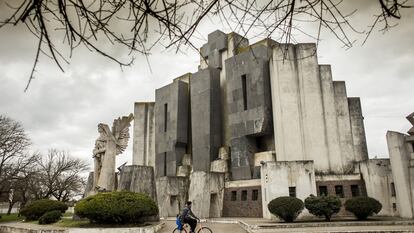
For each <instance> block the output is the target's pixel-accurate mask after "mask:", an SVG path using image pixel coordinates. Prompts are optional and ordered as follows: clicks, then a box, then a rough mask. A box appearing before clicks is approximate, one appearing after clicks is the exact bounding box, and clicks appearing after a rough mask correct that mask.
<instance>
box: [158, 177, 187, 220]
mask: <svg viewBox="0 0 414 233" xmlns="http://www.w3.org/2000/svg"><path fill="white" fill-rule="evenodd" d="M189 184H190V182H189V179H188V177H167V176H164V177H158V178H156V186H157V200H158V209H159V216H160V217H163V218H166V217H176V215H177V214H178V213H180V211H181V210H182V209H183V208H184V206H185V203H186V201H187V200H188V188H189Z"/></svg>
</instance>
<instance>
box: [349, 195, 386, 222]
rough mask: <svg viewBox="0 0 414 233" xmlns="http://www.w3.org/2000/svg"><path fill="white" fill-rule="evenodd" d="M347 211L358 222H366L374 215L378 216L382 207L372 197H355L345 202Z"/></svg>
mask: <svg viewBox="0 0 414 233" xmlns="http://www.w3.org/2000/svg"><path fill="white" fill-rule="evenodd" d="M345 209H346V210H348V211H349V212H351V213H353V214H354V215H355V217H357V219H358V220H365V219H367V218H368V216H371V215H372V214H374V213H375V214H378V213H379V212H380V211H381V209H382V205H381V203H380V202H379V201H377V200H376V199H374V198H371V197H354V198H351V199H348V200H347V201H346V202H345Z"/></svg>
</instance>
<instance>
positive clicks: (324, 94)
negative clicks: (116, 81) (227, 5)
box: [120, 31, 414, 218]
mask: <svg viewBox="0 0 414 233" xmlns="http://www.w3.org/2000/svg"><path fill="white" fill-rule="evenodd" d="M200 54H201V57H200V65H199V70H198V72H196V73H194V74H191V73H189V74H185V75H183V76H181V77H178V78H176V79H174V81H173V82H172V83H171V84H168V85H167V86H164V87H161V88H159V89H157V90H156V92H155V93H156V94H155V103H135V119H136V120H135V123H134V140H133V142H134V145H133V153H134V154H133V165H132V166H133V167H134V168H129V170H128V169H127V170H126V171H127V172H128V174H127V175H123V174H122V172H121V177H127V178H125V179H127V180H128V181H121V182H120V184H122V185H123V186H122V187H128V185H127V184H125V182H127V183H128V182H134V181H133V178H131V177H134V176H138V175H139V174H142V175H143V177H141V178H140V179H147V178H148V179H152V178H151V177H155V186H156V199H157V200H158V205H159V207H160V217H167V216H175V215H176V214H177V213H179V211H180V209H181V208H183V206H184V204H185V201H186V200H192V201H193V203H194V204H193V211H194V212H195V213H196V214H197V215H198V216H199V217H201V218H207V217H220V216H229V217H232V216H243V217H264V218H271V215H270V213H269V212H268V210H267V204H268V203H269V202H270V201H271V200H272V199H274V198H276V197H279V196H296V197H298V198H300V199H305V198H306V197H308V196H309V195H310V194H314V195H337V196H339V197H341V198H343V199H344V200H345V199H346V198H350V197H354V196H359V195H368V196H372V197H374V198H377V199H378V200H379V201H380V202H381V203H382V205H383V209H382V211H381V212H380V214H382V215H389V216H401V217H407V218H412V217H413V213H414V209H413V203H414V153H413V145H414V144H413V141H414V138H413V137H414V136H412V135H413V133H414V128H413V129H411V130H410V132H409V133H410V134H411V136H409V135H405V134H400V133H395V132H389V133H388V134H387V140H388V144H389V148H390V159H381V160H378V159H368V151H367V145H366V138H365V130H364V121H363V119H364V118H363V115H362V110H361V103H360V99H359V98H357V97H348V95H347V90H346V85H345V82H343V81H333V77H332V72H331V67H330V66H329V65H321V64H319V63H318V59H317V51H316V45H315V44H280V43H277V42H275V41H273V40H270V39H265V40H262V41H260V42H258V43H255V44H252V45H249V42H248V40H247V39H246V38H243V37H242V36H240V35H238V34H236V33H230V34H225V33H223V32H221V31H215V32H213V33H211V34H209V35H208V43H206V44H205V45H203V46H202V48H201V49H200ZM409 120H410V121H411V122H412V123H414V120H413V114H412V115H410V116H409ZM148 167H153V168H154V169H153V170H154V171H155V174H154V173H151V172H150V171H147V170H148V169H147V168H148ZM134 169H138V170H139V169H143V171H141V172H137V171H135V172H134V171H133V170H134ZM145 169H146V170H145ZM144 170H145V171H144ZM145 174H148V176H145ZM131 179H132V180H131ZM143 183H144V184H143V185H144V186H145V187H147V188H142V189H141V190H144V191H145V190H153V189H154V187H153V186H154V182H143ZM136 185H139V184H136ZM148 187H150V188H148ZM124 189H127V190H128V188H124ZM129 189H131V190H132V188H129ZM134 190H137V189H134ZM146 192H150V193H151V195H153V196H154V195H155V194H154V193H153V191H146ZM343 214H346V213H345V212H343Z"/></svg>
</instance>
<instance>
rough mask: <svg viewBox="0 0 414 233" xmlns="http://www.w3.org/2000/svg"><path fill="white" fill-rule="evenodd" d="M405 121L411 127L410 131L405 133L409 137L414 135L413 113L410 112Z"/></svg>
mask: <svg viewBox="0 0 414 233" xmlns="http://www.w3.org/2000/svg"><path fill="white" fill-rule="evenodd" d="M406 118H407V120H408V121H409V122H410V123H411V124H412V125H413V127H411V129H410V130H408V131H407V133H408V134H409V135H414V112H412V113H411V114H410V115H408V116H407V117H406Z"/></svg>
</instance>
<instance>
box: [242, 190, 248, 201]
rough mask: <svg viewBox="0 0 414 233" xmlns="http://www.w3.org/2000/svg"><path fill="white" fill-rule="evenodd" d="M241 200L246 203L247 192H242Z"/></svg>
mask: <svg viewBox="0 0 414 233" xmlns="http://www.w3.org/2000/svg"><path fill="white" fill-rule="evenodd" d="M241 200H242V201H247V190H243V191H242V193H241Z"/></svg>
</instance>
